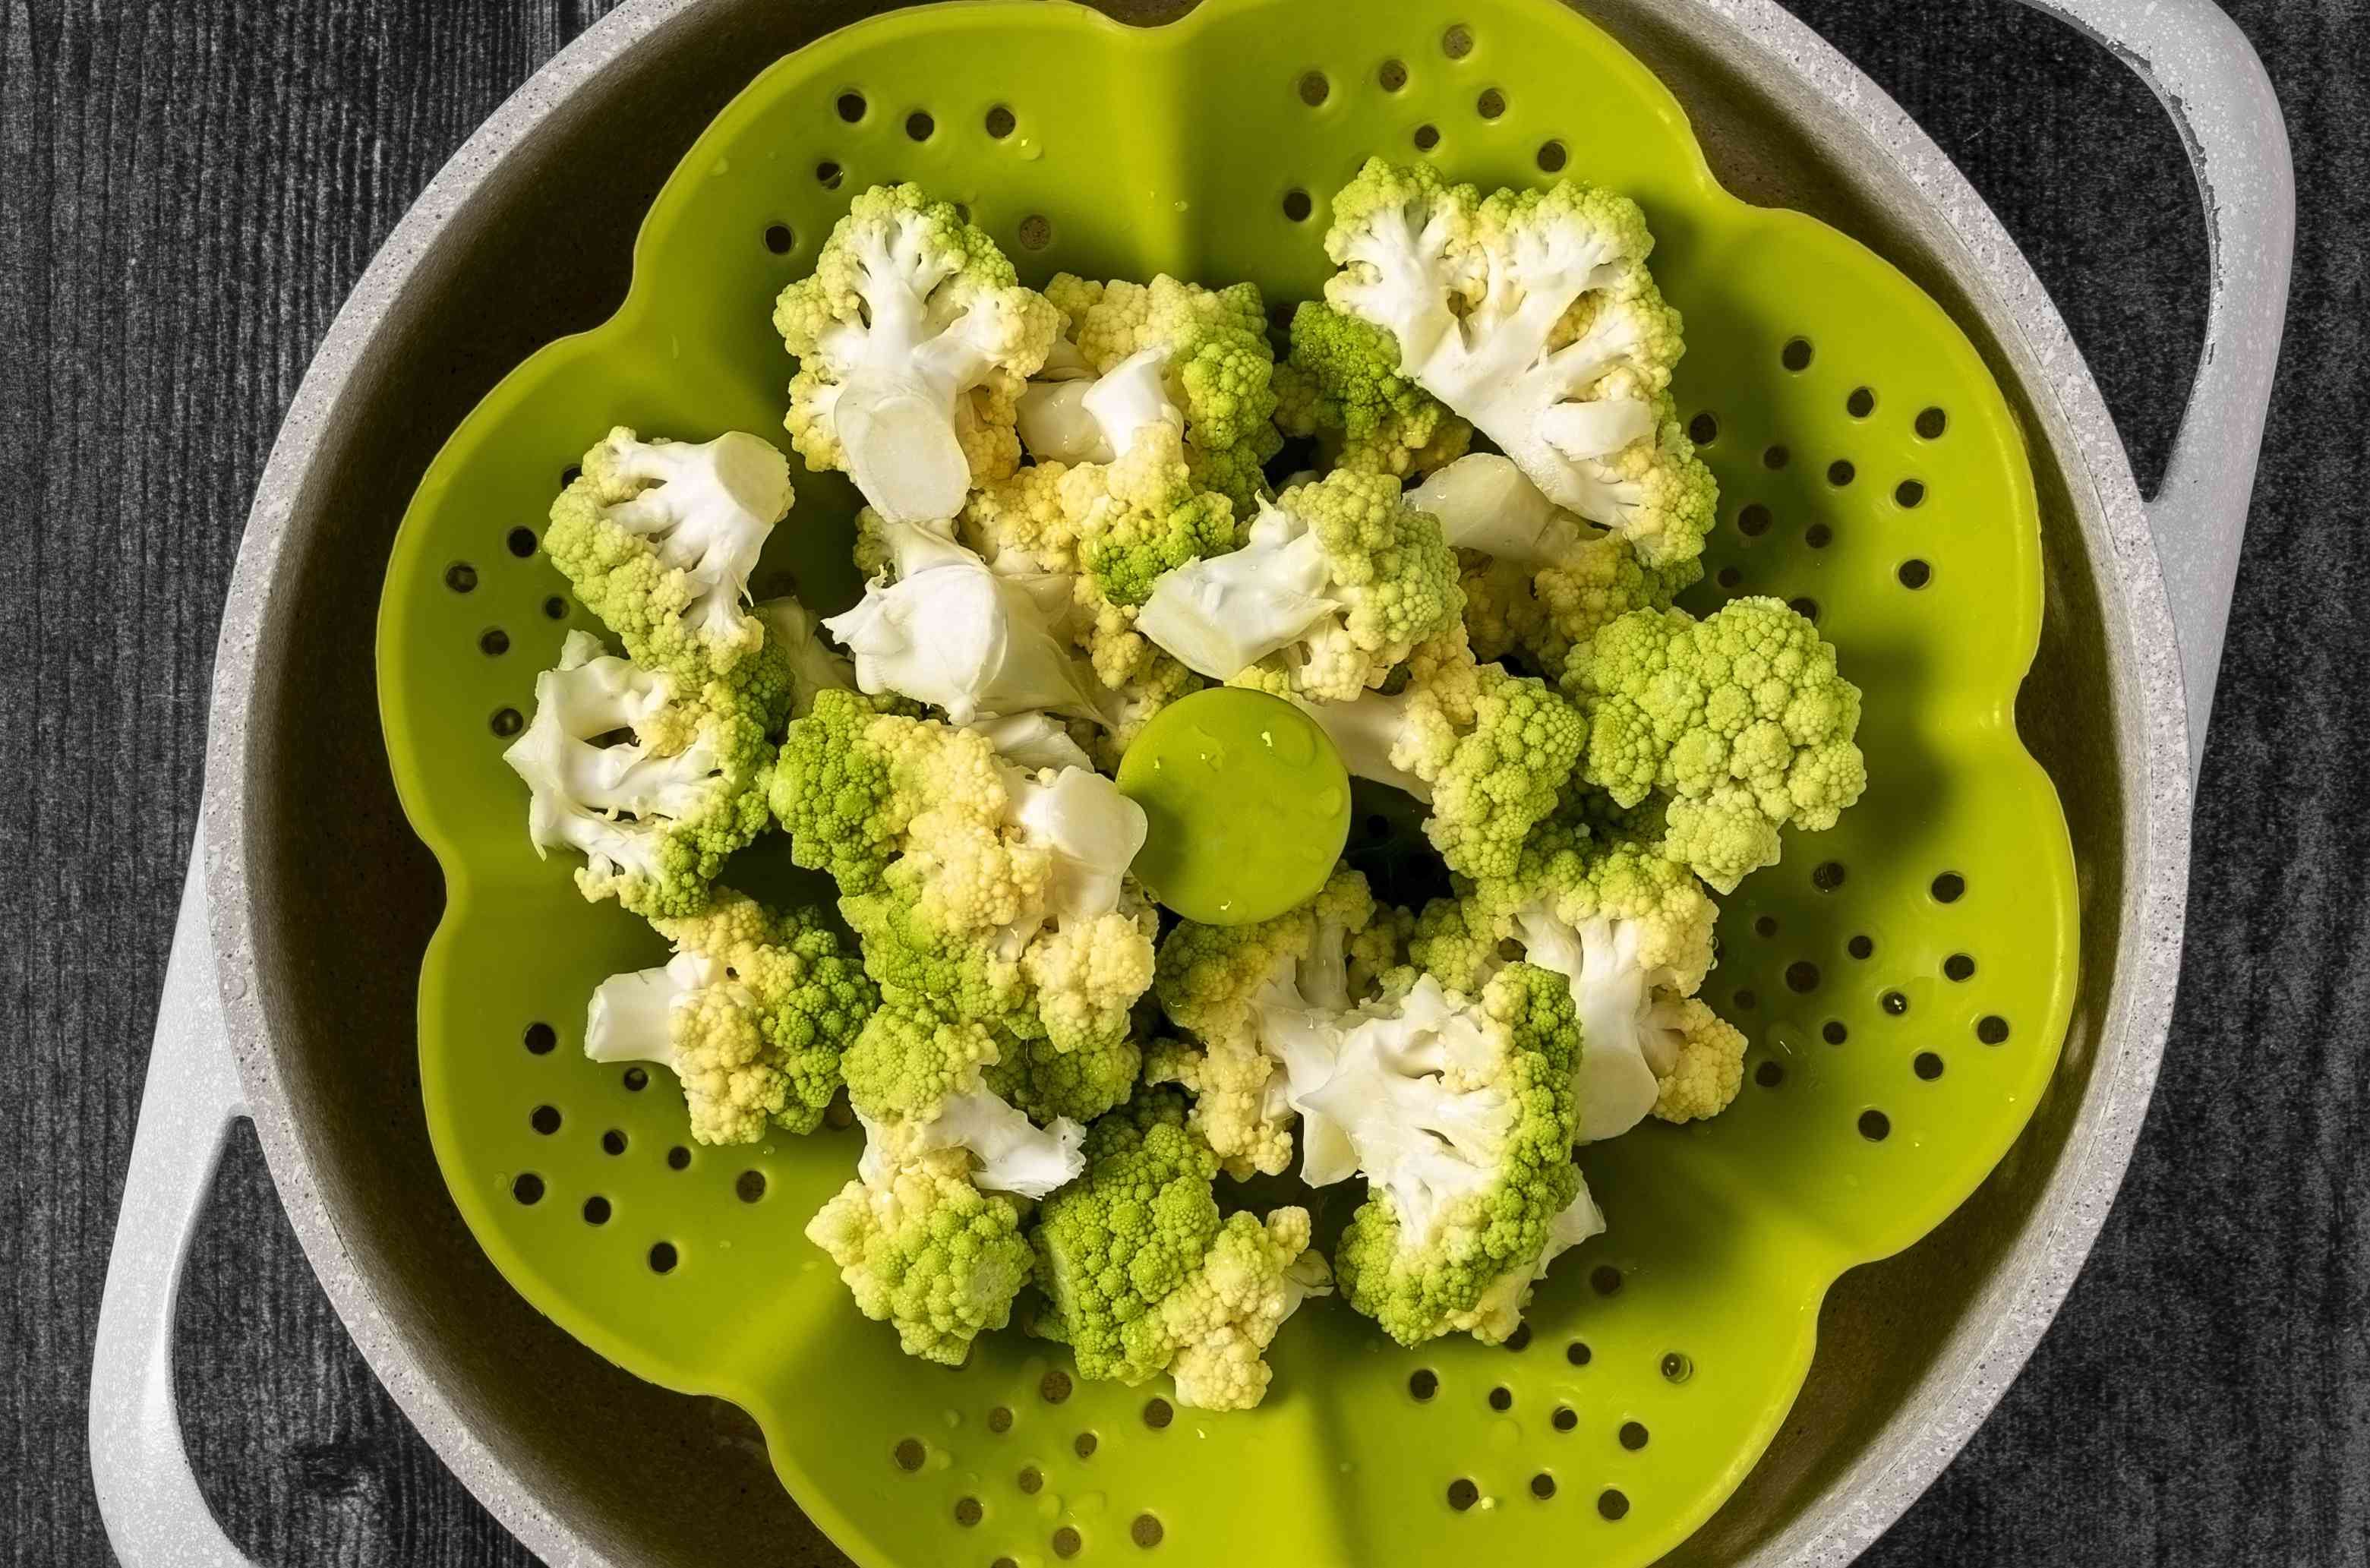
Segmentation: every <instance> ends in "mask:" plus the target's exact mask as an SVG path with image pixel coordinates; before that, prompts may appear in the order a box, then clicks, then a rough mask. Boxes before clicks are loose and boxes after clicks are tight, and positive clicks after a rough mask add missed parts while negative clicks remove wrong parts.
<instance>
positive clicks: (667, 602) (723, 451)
mask: <svg viewBox="0 0 2370 1568" xmlns="http://www.w3.org/2000/svg"><path fill="white" fill-rule="evenodd" d="M793 499H794V496H793V493H792V491H791V489H790V478H789V466H788V464H787V463H786V462H784V461H783V458H782V455H781V454H780V453H778V452H777V451H775V450H774V448H773V447H772V446H771V445H769V444H767V443H765V442H764V441H761V440H759V439H758V438H757V437H755V436H754V435H747V434H743V433H742V432H738V431H734V432H727V433H726V434H723V435H720V436H719V437H717V438H716V439H715V440H713V441H710V442H708V443H705V444H698V445H695V444H690V443H688V442H677V441H664V440H650V441H643V440H641V439H639V437H637V436H636V435H635V433H634V432H632V431H631V430H628V429H627V428H626V427H625V426H623V425H620V426H618V427H617V428H616V429H615V430H613V431H611V432H609V433H608V434H607V435H606V436H605V437H604V438H603V439H602V440H600V441H598V442H596V443H594V444H593V445H592V449H591V450H590V451H588V452H586V453H585V454H584V462H583V467H582V470H581V473H580V474H579V475H578V477H577V478H575V479H573V480H572V481H570V482H569V486H568V488H567V489H566V490H562V491H561V492H560V494H559V498H558V500H557V501H555V502H552V504H551V523H550V526H549V527H548V528H546V530H545V532H544V536H543V551H544V554H545V556H546V558H547V559H549V560H550V561H551V563H552V565H553V566H555V567H557V568H558V570H559V573H560V575H561V576H563V577H565V578H567V579H568V582H569V586H570V587H571V588H573V589H574V590H575V592H576V597H577V599H578V601H579V602H580V603H581V604H582V605H584V607H585V608H586V609H588V610H591V611H592V613H593V614H594V615H596V616H598V617H601V621H602V624H604V626H606V627H608V628H609V629H610V630H611V631H613V632H615V633H616V634H617V637H618V639H619V640H621V641H623V642H624V644H625V646H626V653H627V657H629V658H631V659H632V660H633V661H634V663H637V664H639V665H641V666H642V667H643V668H644V669H646V670H650V671H651V672H653V673H656V674H666V675H669V676H671V677H673V679H674V680H675V682H676V683H677V684H678V686H679V688H681V689H684V690H697V689H699V688H701V687H704V686H708V685H709V684H710V683H711V682H713V681H716V680H718V679H719V678H730V677H732V676H734V674H735V673H736V667H738V666H740V665H742V664H743V663H745V662H747V661H748V660H749V658H750V656H751V655H753V654H754V653H755V652H756V651H757V650H758V648H759V646H760V644H761V643H763V642H764V640H765V629H764V628H763V626H762V625H761V624H760V622H759V621H758V620H757V619H756V618H755V617H753V616H752V615H750V613H749V612H748V610H747V609H746V608H745V606H744V601H745V600H746V599H747V597H748V593H749V574H750V572H751V571H753V570H754V569H755V567H756V564H757V554H758V551H759V550H760V549H761V548H763V547H764V545H765V538H766V536H767V535H769V534H770V533H772V532H773V529H774V525H776V524H777V523H779V522H780V521H781V520H782V519H783V518H784V517H785V516H787V515H788V513H789V510H790V503H791V502H792V500H793Z"/></svg>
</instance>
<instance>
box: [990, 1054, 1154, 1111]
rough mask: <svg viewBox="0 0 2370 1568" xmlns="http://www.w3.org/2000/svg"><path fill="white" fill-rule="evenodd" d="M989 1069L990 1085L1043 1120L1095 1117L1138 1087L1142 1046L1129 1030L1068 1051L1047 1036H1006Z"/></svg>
mask: <svg viewBox="0 0 2370 1568" xmlns="http://www.w3.org/2000/svg"><path fill="white" fill-rule="evenodd" d="M996 1048H997V1051H998V1053H999V1056H998V1059H997V1061H996V1063H995V1066H991V1067H989V1068H988V1069H987V1071H986V1082H987V1087H988V1088H989V1089H991V1090H995V1092H996V1093H997V1094H999V1095H1002V1096H1003V1097H1004V1098H1005V1099H1006V1100H1007V1101H1011V1102H1012V1103H1013V1104H1014V1105H1017V1106H1018V1107H1019V1108H1020V1109H1021V1110H1023V1111H1026V1112H1027V1113H1029V1114H1030V1116H1032V1117H1034V1118H1035V1119H1036V1120H1038V1121H1040V1122H1051V1121H1053V1120H1055V1119H1056V1118H1058V1117H1063V1116H1067V1117H1069V1118H1070V1119H1071V1120H1072V1121H1074V1122H1091V1121H1093V1120H1094V1119H1095V1118H1096V1117H1098V1116H1100V1115H1101V1114H1103V1113H1105V1112H1107V1111H1109V1110H1110V1108H1111V1107H1112V1106H1114V1105H1118V1104H1121V1103H1122V1102H1124V1101H1126V1099H1127V1097H1128V1096H1129V1095H1131V1094H1133V1093H1134V1092H1135V1086H1136V1082H1137V1079H1138V1078H1141V1077H1142V1076H1143V1072H1144V1051H1143V1048H1142V1047H1140V1046H1139V1045H1137V1044H1136V1043H1135V1041H1134V1040H1133V1039H1132V1038H1130V1037H1129V1036H1127V1035H1124V1034H1122V1035H1115V1036H1107V1037H1105V1038H1103V1039H1101V1040H1099V1041H1087V1042H1084V1043H1078V1044H1076V1045H1074V1046H1072V1048H1071V1049H1069V1050H1066V1051H1061V1050H1056V1049H1054V1047H1053V1042H1052V1041H1051V1040H1049V1039H1046V1038H1043V1037H1039V1038H1037V1039H1033V1040H1024V1039H1021V1038H1020V1037H1018V1036H1017V1035H1007V1036H1006V1037H1004V1038H1003V1039H1001V1040H999V1041H998V1042H997V1047H996Z"/></svg>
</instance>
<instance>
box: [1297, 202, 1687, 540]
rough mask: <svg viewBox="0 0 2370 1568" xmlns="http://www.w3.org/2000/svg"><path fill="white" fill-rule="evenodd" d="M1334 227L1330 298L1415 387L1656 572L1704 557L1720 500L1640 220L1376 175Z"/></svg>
mask: <svg viewBox="0 0 2370 1568" xmlns="http://www.w3.org/2000/svg"><path fill="white" fill-rule="evenodd" d="M1333 216H1334V222H1333V225H1332V227H1331V229H1330V230H1329V231H1328V233H1327V235H1326V236H1325V248H1326V253H1327V254H1328V255H1329V256H1330V257H1331V258H1332V259H1333V260H1334V262H1335V263H1336V264H1337V265H1339V266H1340V269H1341V271H1340V272H1338V273H1337V274H1335V276H1334V277H1333V278H1332V279H1330V280H1329V282H1327V283H1326V286H1325V294H1326V299H1327V301H1328V302H1329V304H1331V305H1332V306H1334V308H1336V309H1337V310H1340V311H1341V312H1343V313H1345V314H1347V315H1350V316H1354V317H1358V318H1359V319H1361V320H1363V321H1365V322H1368V323H1370V324H1372V325H1373V326H1375V327H1377V328H1380V329H1383V330H1384V331H1385V332H1386V333H1388V334H1389V335H1390V337H1391V339H1392V340H1393V342H1394V343H1395V344H1396V345H1397V347H1398V358H1399V364H1400V366H1401V371H1402V374H1404V375H1406V376H1408V378H1409V379H1410V380H1412V381H1414V382H1415V383H1416V384H1417V385H1419V386H1421V387H1423V388H1424V390H1426V391H1427V392H1429V393H1431V394H1432V396H1434V397H1436V398H1439V399H1440V400H1441V401H1442V402H1444V403H1445V404H1447V405H1448V406H1449V407H1450V408H1451V409H1455V410H1456V411H1457V412H1458V413H1459V414H1462V415H1464V416H1465V417H1466V418H1467V419H1469V420H1471V421H1473V424H1474V427H1475V428H1476V429H1478V431H1480V432H1482V433H1483V434H1485V435H1487V436H1489V437H1490V439H1491V440H1492V441H1493V442H1495V443H1496V444H1497V445H1498V447H1499V449H1500V450H1501V451H1502V452H1503V453H1504V454H1505V455H1507V456H1508V457H1509V458H1511V459H1513V462H1514V463H1515V464H1516V465H1517V466H1518V467H1520V468H1521V470H1522V471H1523V473H1524V474H1525V475H1527V476H1528V477H1529V478H1530V479H1531V481H1532V483H1533V484H1535V485H1536V486H1537V487H1538V489H1539V490H1541V491H1543V492H1544V493H1545V494H1546V496H1547V499H1548V500H1550V501H1552V502H1554V503H1555V504H1556V505H1557V506H1559V507H1561V508H1563V509H1564V510H1566V511H1568V512H1572V513H1578V514H1579V515H1580V516H1582V517H1583V518H1586V519H1588V520H1589V521H1591V522H1593V523H1598V524H1602V525H1605V526H1606V527H1610V528H1613V529H1615V530H1616V531H1618V532H1619V533H1621V534H1622V535H1624V536H1626V537H1628V539H1629V541H1630V542H1631V544H1632V546H1633V548H1636V549H1637V550H1638V552H1639V555H1641V556H1642V557H1644V558H1645V559H1647V560H1648V561H1649V562H1650V563H1652V564H1656V565H1662V564H1668V563H1671V562H1674V561H1677V560H1681V559H1686V558H1689V557H1692V556H1694V555H1697V554H1698V553H1700V552H1701V550H1702V548H1703V536H1704V534H1705V532H1706V531H1707V530H1708V527H1709V525H1710V517H1711V509H1712V503H1713V499H1714V487H1713V484H1712V480H1711V476H1710V473H1709V471H1708V470H1707V469H1706V468H1705V467H1703V465H1702V464H1701V463H1700V462H1699V461H1697V458H1696V456H1695V453H1694V448H1693V447H1692V445H1691V444H1689V443H1688V442H1687V439H1686V437H1685V433H1684V432H1681V431H1680V430H1679V429H1678V427H1677V424H1676V421H1675V420H1674V419H1673V418H1672V417H1671V411H1670V408H1669V404H1668V400H1667V398H1665V397H1664V393H1665V391H1666V390H1667V388H1668V386H1669V385H1670V379H1671V372H1672V368H1673V367H1674V365H1675V364H1676V363H1677V362H1678V359H1679V355H1680V353H1681V352H1682V341H1681V336H1680V326H1681V323H1680V320H1679V315H1678V312H1677V311H1675V310H1673V309H1672V308H1671V307H1670V306H1668V305H1666V304H1664V303H1663V300H1662V294H1661V292H1660V291H1659V290H1658V289H1657V288H1656V287H1655V285H1654V280H1653V278H1652V276H1651V274H1650V273H1649V272H1648V271H1647V270H1646V257H1647V254H1648V252H1649V251H1651V249H1652V248H1653V236H1651V234H1649V233H1648V232H1647V228H1646V222H1645V218H1644V215H1643V214H1642V213H1639V209H1638V206H1637V203H1635V202H1631V201H1629V200H1628V198H1627V197H1623V196H1617V195H1615V194H1613V193H1611V192H1609V191H1604V190H1595V189H1593V188H1592V187H1590V186H1587V185H1584V184H1582V183H1581V182H1579V181H1577V180H1570V179H1567V180H1564V181H1561V182H1560V183H1559V184H1557V185H1555V186H1553V187H1551V188H1549V189H1547V190H1524V191H1511V190H1500V191H1497V192H1495V193H1494V194H1492V195H1490V196H1489V197H1487V198H1484V197H1483V196H1482V195H1481V194H1480V192H1478V190H1475V189H1474V188H1473V187H1471V186H1469V185H1456V186H1452V185H1449V184H1448V183H1447V182H1446V181H1445V180H1444V179H1442V178H1441V177H1440V175H1439V174H1438V173H1437V172H1435V171H1434V170H1433V169H1432V167H1430V166H1429V165H1422V164H1419V165H1414V166H1411V167H1393V166H1391V165H1390V164H1387V163H1386V162H1384V161H1383V160H1381V159H1379V158H1376V159H1372V160H1369V162H1368V163H1367V165H1366V167H1364V168H1363V169H1362V170H1361V171H1360V172H1359V174H1358V176H1357V178H1356V179H1352V181H1351V182H1350V183H1349V185H1347V186H1345V187H1344V188H1343V189H1342V190H1340V192H1339V193H1338V194H1337V195H1336V196H1335V197H1334V199H1333Z"/></svg>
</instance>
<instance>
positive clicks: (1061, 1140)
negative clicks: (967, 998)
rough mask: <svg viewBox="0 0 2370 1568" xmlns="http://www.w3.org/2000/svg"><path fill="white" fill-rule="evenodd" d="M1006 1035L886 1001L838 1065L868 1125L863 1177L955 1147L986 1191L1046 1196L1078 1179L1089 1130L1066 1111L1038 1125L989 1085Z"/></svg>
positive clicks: (859, 1173)
mask: <svg viewBox="0 0 2370 1568" xmlns="http://www.w3.org/2000/svg"><path fill="white" fill-rule="evenodd" d="M998 1040H999V1036H998V1035H997V1034H996V1033H995V1032H994V1031H992V1030H990V1029H988V1028H986V1027H984V1025H982V1024H980V1023H978V1022H977V1021H975V1020H970V1019H955V1018H949V1017H947V1016H946V1015H944V1014H941V1013H936V1012H932V1011H930V1010H929V1009H926V1008H923V1007H918V1006H914V1005H910V1004H907V1003H903V1002H900V1001H898V1000H897V999H896V998H894V997H891V998H887V999H885V1000H884V1001H883V1003H882V1005H881V1006H880V1008H879V1009H877V1010H876V1011H875V1012H874V1013H873V1014H872V1016H871V1017H870V1018H869V1019H868V1020H865V1024H864V1028H863V1030H862V1032H860V1033H858V1034H857V1038H856V1043H854V1044H852V1045H850V1046H849V1047H848V1048H847V1054H846V1056H844V1057H843V1058H842V1059H841V1064H840V1066H841V1071H842V1072H843V1073H844V1074H845V1075H846V1079H847V1101H848V1103H849V1104H850V1105H851V1106H853V1107H854V1108H855V1111H856V1115H857V1120H858V1121H859V1122H861V1123H862V1124H863V1125H864V1158H863V1159H862V1160H861V1161H860V1162H859V1163H858V1165H857V1177H858V1178H859V1179H860V1180H862V1181H864V1182H868V1183H873V1184H876V1185H877V1184H878V1182H879V1181H880V1178H881V1176H882V1175H883V1174H884V1173H886V1172H888V1171H892V1170H903V1169H904V1168H905V1167H907V1166H909V1165H912V1164H914V1163H915V1161H917V1160H921V1159H926V1158H927V1157H929V1156H932V1155H935V1154H938V1153H940V1152H942V1151H944V1150H947V1149H950V1148H956V1149H961V1150H963V1151H964V1152H965V1153H966V1155H967V1157H968V1159H969V1161H970V1163H969V1165H968V1166H966V1167H965V1169H966V1170H968V1172H969V1175H970V1179H971V1181H972V1184H973V1185H975V1186H977V1187H978V1188H979V1189H980V1190H981V1191H983V1192H995V1193H1012V1194H1014V1195H1016V1196H1018V1197H1023V1198H1041V1197H1043V1196H1044V1195H1045V1194H1046V1193H1050V1192H1053V1190H1054V1189H1055V1188H1057V1187H1060V1186H1061V1185H1062V1184H1063V1183H1064V1182H1067V1181H1069V1180H1070V1179H1071V1178H1072V1177H1075V1176H1076V1175H1077V1173H1078V1171H1079V1170H1080V1169H1081V1168H1082V1162H1081V1160H1080V1158H1079V1155H1078V1145H1079V1143H1080V1141H1081V1140H1083V1139H1084V1137H1085V1136H1086V1129H1085V1128H1084V1127H1082V1126H1080V1125H1079V1124H1077V1123H1076V1121H1073V1120H1070V1119H1068V1118H1065V1117H1060V1116H1056V1117H1053V1118H1051V1119H1050V1120H1048V1121H1047V1122H1046V1123H1045V1124H1044V1125H1042V1126H1040V1125H1039V1124H1037V1123H1035V1122H1034V1121H1031V1120H1030V1117H1029V1115H1028V1114H1027V1113H1025V1112H1023V1111H1021V1110H1020V1109H1019V1108H1018V1107H1017V1106H1015V1105H1013V1104H1012V1103H1011V1102H1010V1101H1007V1100H1006V1099H1005V1098H1004V1097H1003V1096H1001V1095H1000V1094H998V1093H996V1092H995V1090H994V1089H993V1088H991V1087H990V1086H989V1084H988V1082H987V1074H988V1072H989V1071H990V1070H991V1069H993V1068H995V1066H996V1065H997V1064H998V1062H999V1060H1000V1059H1001V1055H1000V1053H1001V1048H1000V1046H999V1043H998Z"/></svg>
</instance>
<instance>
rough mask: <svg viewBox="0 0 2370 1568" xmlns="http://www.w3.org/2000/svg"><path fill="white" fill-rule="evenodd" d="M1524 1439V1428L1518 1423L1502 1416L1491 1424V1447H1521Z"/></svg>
mask: <svg viewBox="0 0 2370 1568" xmlns="http://www.w3.org/2000/svg"><path fill="white" fill-rule="evenodd" d="M1522 1441H1523V1429H1522V1426H1521V1425H1520V1424H1518V1423H1516V1422H1513V1421H1510V1420H1508V1419H1507V1418H1505V1417H1504V1416H1500V1417H1499V1418H1498V1419H1497V1420H1495V1421H1493V1422H1491V1423H1490V1447H1493V1448H1513V1447H1519V1446H1520V1445H1521V1443H1522Z"/></svg>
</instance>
